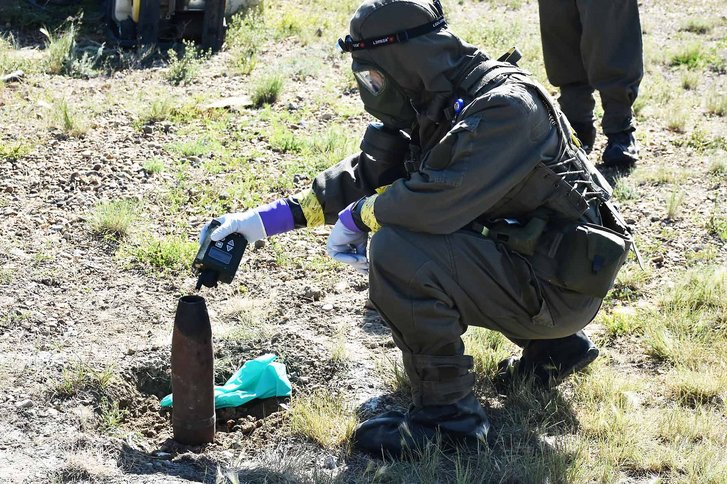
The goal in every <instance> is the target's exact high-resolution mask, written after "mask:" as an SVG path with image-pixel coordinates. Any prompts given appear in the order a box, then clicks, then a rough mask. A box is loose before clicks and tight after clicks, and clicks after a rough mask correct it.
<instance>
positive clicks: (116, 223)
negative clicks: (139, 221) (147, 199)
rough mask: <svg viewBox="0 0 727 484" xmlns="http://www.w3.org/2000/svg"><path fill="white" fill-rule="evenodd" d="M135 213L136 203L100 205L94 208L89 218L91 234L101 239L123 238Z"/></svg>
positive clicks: (122, 202)
mask: <svg viewBox="0 0 727 484" xmlns="http://www.w3.org/2000/svg"><path fill="white" fill-rule="evenodd" d="M137 211H138V203H137V202H135V201H133V200H117V201H112V202H104V203H101V204H99V205H97V206H96V207H94V209H93V211H92V212H91V216H90V217H89V221H88V223H89V226H90V227H91V232H93V233H94V234H95V235H99V236H102V237H111V238H114V239H120V238H123V237H125V236H126V235H128V233H129V228H130V227H131V224H132V223H134V221H135V220H136V214H137Z"/></svg>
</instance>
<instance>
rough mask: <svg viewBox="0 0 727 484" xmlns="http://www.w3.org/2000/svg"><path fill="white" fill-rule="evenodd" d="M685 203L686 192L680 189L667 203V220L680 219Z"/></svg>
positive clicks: (672, 194)
mask: <svg viewBox="0 0 727 484" xmlns="http://www.w3.org/2000/svg"><path fill="white" fill-rule="evenodd" d="M683 203H684V192H683V191H681V190H678V189H677V190H674V191H672V192H671V193H670V194H669V197H668V198H667V201H666V218H667V219H669V220H675V219H676V218H678V217H679V215H680V214H681V211H682V204H683Z"/></svg>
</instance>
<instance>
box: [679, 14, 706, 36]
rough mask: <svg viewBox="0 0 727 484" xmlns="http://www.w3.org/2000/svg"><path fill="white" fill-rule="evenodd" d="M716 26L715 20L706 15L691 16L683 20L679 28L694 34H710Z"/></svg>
mask: <svg viewBox="0 0 727 484" xmlns="http://www.w3.org/2000/svg"><path fill="white" fill-rule="evenodd" d="M713 27H714V20H713V19H709V18H704V17H690V18H689V19H687V20H686V21H684V22H682V24H681V26H680V27H679V30H681V31H684V32H691V33H693V34H708V33H709V32H711V30H712V28H713Z"/></svg>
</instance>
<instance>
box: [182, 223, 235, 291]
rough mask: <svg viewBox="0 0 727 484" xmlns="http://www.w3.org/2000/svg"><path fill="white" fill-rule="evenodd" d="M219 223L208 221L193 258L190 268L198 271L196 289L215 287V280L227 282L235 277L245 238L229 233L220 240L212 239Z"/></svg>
mask: <svg viewBox="0 0 727 484" xmlns="http://www.w3.org/2000/svg"><path fill="white" fill-rule="evenodd" d="M220 225H221V224H220V222H219V221H217V220H213V221H212V222H211V223H210V226H209V228H208V229H207V233H206V234H205V238H204V240H203V241H202V244H201V245H200V248H199V251H198V252H197V255H196V256H195V258H194V262H193V263H192V268H193V269H194V270H196V271H198V272H199V278H198V279H197V286H196V289H197V290H199V289H200V288H201V287H202V286H206V287H216V286H217V282H225V283H227V284H229V283H230V282H232V279H233V278H234V277H235V272H237V267H238V266H239V265H240V261H241V260H242V255H243V254H244V253H245V247H247V240H245V237H243V236H242V235H240V234H230V235H228V236H227V237H225V238H224V239H222V240H218V241H217V242H215V241H213V240H212V239H211V238H210V236H211V235H212V232H214V231H215V229H216V228H217V227H219V226H220Z"/></svg>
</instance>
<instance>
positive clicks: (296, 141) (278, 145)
mask: <svg viewBox="0 0 727 484" xmlns="http://www.w3.org/2000/svg"><path fill="white" fill-rule="evenodd" d="M270 131H271V132H270V137H269V142H270V148H271V149H272V150H273V151H279V152H281V153H300V152H301V151H303V148H304V147H305V143H304V140H303V138H302V137H301V135H300V133H298V132H295V131H291V130H289V129H287V128H286V127H285V126H281V125H274V126H273V127H272V129H271V130H270Z"/></svg>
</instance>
